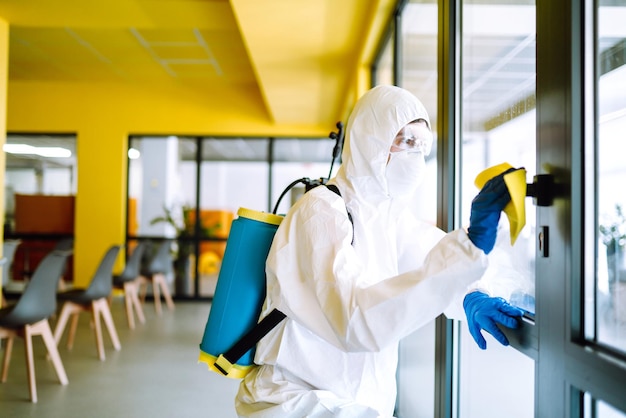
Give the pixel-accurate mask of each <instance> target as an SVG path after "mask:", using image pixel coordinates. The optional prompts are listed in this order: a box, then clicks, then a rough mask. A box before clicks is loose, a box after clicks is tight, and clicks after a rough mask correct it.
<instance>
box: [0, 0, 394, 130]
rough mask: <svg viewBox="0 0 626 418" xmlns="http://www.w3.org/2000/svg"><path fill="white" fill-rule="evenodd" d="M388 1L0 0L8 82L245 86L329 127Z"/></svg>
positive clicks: (271, 107)
mask: <svg viewBox="0 0 626 418" xmlns="http://www.w3.org/2000/svg"><path fill="white" fill-rule="evenodd" d="M394 4H395V0H306V1H305V0H230V1H227V0H107V1H101V0H29V1H25V0H0V18H2V19H4V20H5V21H7V22H8V23H9V27H10V31H9V33H10V40H9V82H31V81H35V82H63V83H68V82H69V83H72V82H81V83H95V84H98V83H103V84H111V83H119V84H120V85H140V86H143V87H145V86H146V85H159V86H167V87H168V88H174V89H176V88H180V89H185V91H189V90H193V91H194V92H195V93H196V96H199V97H202V96H204V97H214V96H216V95H217V96H220V95H221V96H224V95H232V96H234V97H247V98H254V99H250V100H251V101H253V102H254V103H248V104H247V105H248V106H250V105H251V104H252V105H254V106H257V107H258V108H259V109H258V110H257V112H258V113H262V114H265V115H266V117H267V119H268V120H269V121H270V122H271V123H274V124H290V125H311V126H313V125H316V126H331V127H332V126H333V125H334V123H335V121H337V120H339V119H340V118H341V117H343V115H344V113H345V111H346V107H347V106H348V105H349V98H348V97H347V96H348V94H347V91H348V90H349V88H350V86H351V85H354V83H355V77H356V74H357V71H358V70H359V68H361V67H362V66H363V65H366V64H367V63H368V61H370V60H371V59H372V56H371V55H372V53H373V48H372V45H373V44H375V43H376V40H377V39H378V38H379V37H380V33H381V31H382V30H383V29H382V27H383V25H384V24H385V23H386V22H387V17H388V16H389V13H390V10H391V8H392V7H393V5H394ZM9 89H10V87H9ZM200 100H201V99H200Z"/></svg>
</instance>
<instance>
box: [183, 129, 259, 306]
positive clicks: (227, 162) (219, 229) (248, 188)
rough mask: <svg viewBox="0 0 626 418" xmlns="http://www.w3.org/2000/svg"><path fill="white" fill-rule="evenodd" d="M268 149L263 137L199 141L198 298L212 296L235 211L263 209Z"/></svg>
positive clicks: (235, 214)
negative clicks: (200, 142) (200, 153)
mask: <svg viewBox="0 0 626 418" xmlns="http://www.w3.org/2000/svg"><path fill="white" fill-rule="evenodd" d="M268 149H269V140H268V139H266V138H261V139H259V138H246V139H243V138H203V139H202V163H201V167H200V236H199V237H198V239H199V240H200V243H199V245H200V248H199V258H198V266H197V268H198V275H199V278H200V280H199V283H198V288H199V295H200V296H206V297H208V296H213V294H214V292H215V285H216V284H217V277H218V275H219V267H220V265H221V261H222V258H223V257H224V251H225V250H226V239H227V238H228V234H229V233H230V226H231V223H232V221H233V219H235V218H236V217H237V211H238V210H239V208H241V207H245V208H249V209H253V210H258V211H266V209H267V199H268V191H267V184H268V177H269V174H268V173H269V167H268V164H267V158H268V154H269V152H268ZM194 166H195V165H194ZM190 175H191V173H190ZM193 176H194V177H195V176H196V173H195V172H194V173H193ZM193 217H194V219H195V214H194V215H193ZM194 277H195V276H194Z"/></svg>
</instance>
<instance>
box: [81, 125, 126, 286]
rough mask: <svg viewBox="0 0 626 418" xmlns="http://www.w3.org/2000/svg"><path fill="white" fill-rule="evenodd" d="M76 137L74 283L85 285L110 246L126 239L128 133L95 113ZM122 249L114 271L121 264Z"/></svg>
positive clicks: (120, 243) (118, 268)
mask: <svg viewBox="0 0 626 418" xmlns="http://www.w3.org/2000/svg"><path fill="white" fill-rule="evenodd" d="M90 122H91V123H89V124H88V125H87V126H85V127H83V128H81V130H80V131H79V132H78V136H77V141H76V149H77V151H76V153H77V166H78V167H77V168H78V188H77V191H76V208H75V224H74V229H75V230H74V236H75V242H74V251H75V254H74V273H75V274H74V284H75V285H76V286H77V287H86V286H87V285H88V284H89V282H90V281H91V278H92V277H93V275H94V273H95V271H96V269H97V267H98V264H99V263H100V261H101V260H102V257H103V256H104V254H105V252H106V251H107V250H108V249H109V247H110V246H111V245H115V244H117V245H122V244H124V238H125V227H126V220H125V214H126V192H125V191H126V171H127V158H126V149H127V133H126V132H123V131H122V130H120V128H119V127H115V126H114V125H115V124H111V123H107V117H106V115H102V116H101V117H100V118H93V119H92V120H91V121H90ZM121 254H122V251H120V256H119V257H118V264H117V265H116V268H115V270H116V271H119V270H120V269H121V268H122V267H123V265H122V264H121V263H122V260H123V257H122V256H121Z"/></svg>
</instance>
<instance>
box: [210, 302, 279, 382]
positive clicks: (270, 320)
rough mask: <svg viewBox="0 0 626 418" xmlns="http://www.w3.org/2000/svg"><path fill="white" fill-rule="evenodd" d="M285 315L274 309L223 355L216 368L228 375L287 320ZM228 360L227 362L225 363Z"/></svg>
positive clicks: (219, 358)
mask: <svg viewBox="0 0 626 418" xmlns="http://www.w3.org/2000/svg"><path fill="white" fill-rule="evenodd" d="M285 316H286V315H285V314H284V313H282V312H281V311H279V310H278V309H274V310H273V311H272V312H270V313H269V314H268V315H267V316H266V317H265V318H263V319H262V320H261V321H260V322H259V323H258V324H256V325H255V326H254V328H252V329H251V330H250V331H248V333H247V334H245V335H244V336H243V337H241V338H240V339H239V341H237V342H236V343H235V345H233V346H232V347H231V348H230V349H229V350H228V351H227V352H226V353H224V354H221V355H220V356H219V357H218V359H217V361H216V362H215V364H214V366H215V367H216V368H217V369H218V370H219V371H220V372H222V373H223V374H224V375H225V376H226V375H228V373H229V372H230V369H231V368H232V366H233V365H234V364H235V363H236V362H237V360H239V359H240V358H241V356H243V355H244V354H246V353H247V352H248V350H250V349H251V348H252V347H254V346H255V345H256V344H257V343H258V342H259V340H260V339H261V338H263V337H264V336H265V334H267V333H268V332H270V331H271V330H272V328H274V327H275V326H276V325H278V324H279V323H280V321H282V320H283V319H285ZM224 360H226V361H224Z"/></svg>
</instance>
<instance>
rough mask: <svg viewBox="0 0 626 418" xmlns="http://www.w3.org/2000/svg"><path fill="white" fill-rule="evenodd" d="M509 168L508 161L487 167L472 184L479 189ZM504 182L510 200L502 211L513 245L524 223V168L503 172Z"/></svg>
mask: <svg viewBox="0 0 626 418" xmlns="http://www.w3.org/2000/svg"><path fill="white" fill-rule="evenodd" d="M509 168H513V166H512V165H511V164H509V163H502V164H498V165H494V166H493V167H489V168H487V169H486V170H484V171H481V172H480V173H479V174H478V175H477V176H476V180H474V184H475V185H476V187H478V188H479V189H482V188H483V186H484V185H485V183H487V182H488V181H489V180H491V179H492V178H494V177H496V176H497V175H499V174H502V173H504V172H505V171H506V170H508V169H509ZM504 183H505V184H506V187H507V189H508V190H509V194H510V195H511V201H510V202H509V203H508V204H507V205H506V206H505V208H504V213H505V214H506V216H507V218H509V225H510V227H511V245H513V244H515V241H516V240H517V237H518V235H519V233H520V232H522V229H523V228H524V225H526V170H524V169H523V168H521V169H519V170H515V171H512V172H510V173H508V174H505V175H504Z"/></svg>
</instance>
